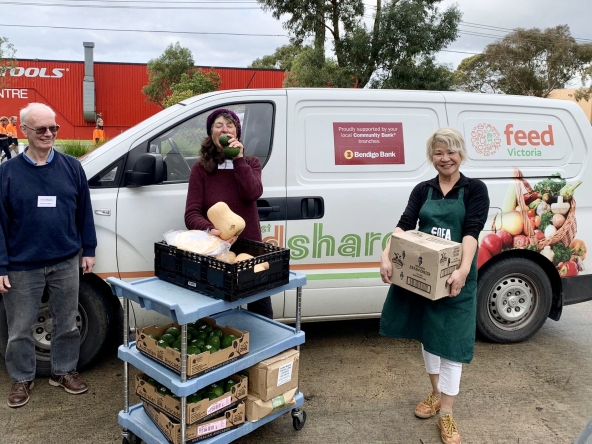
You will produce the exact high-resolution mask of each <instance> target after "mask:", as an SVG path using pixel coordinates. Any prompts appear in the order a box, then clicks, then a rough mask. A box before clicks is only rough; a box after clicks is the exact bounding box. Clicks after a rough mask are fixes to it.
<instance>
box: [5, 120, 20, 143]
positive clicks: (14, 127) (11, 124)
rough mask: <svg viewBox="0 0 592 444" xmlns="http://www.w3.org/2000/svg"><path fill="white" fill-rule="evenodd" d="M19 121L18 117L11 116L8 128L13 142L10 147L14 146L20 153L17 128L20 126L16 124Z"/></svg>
mask: <svg viewBox="0 0 592 444" xmlns="http://www.w3.org/2000/svg"><path fill="white" fill-rule="evenodd" d="M17 121H18V119H17V117H16V116H10V118H9V119H8V125H7V128H10V129H11V130H10V132H11V133H12V140H11V141H10V145H14V148H13V149H14V150H16V151H17V152H18V149H17V147H18V132H17V128H18V125H17V124H16V123H17Z"/></svg>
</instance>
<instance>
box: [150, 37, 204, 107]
mask: <svg viewBox="0 0 592 444" xmlns="http://www.w3.org/2000/svg"><path fill="white" fill-rule="evenodd" d="M194 65H195V63H194V62H193V56H192V55H191V51H190V50H189V49H187V48H183V47H181V45H180V44H179V42H177V43H175V44H174V45H173V44H170V45H169V46H168V47H167V49H166V50H165V51H164V53H163V54H162V55H161V56H160V57H159V58H157V59H152V60H150V61H149V62H148V83H147V84H146V85H145V86H144V87H143V88H142V93H144V94H145V95H147V96H148V97H147V99H146V101H147V102H154V103H156V104H157V105H158V106H160V107H161V108H164V107H165V100H166V98H167V97H168V96H169V95H170V94H171V92H172V89H171V88H172V86H173V85H174V84H175V83H179V82H180V81H181V78H182V76H183V74H187V75H191V74H193V72H194V71H195V68H194Z"/></svg>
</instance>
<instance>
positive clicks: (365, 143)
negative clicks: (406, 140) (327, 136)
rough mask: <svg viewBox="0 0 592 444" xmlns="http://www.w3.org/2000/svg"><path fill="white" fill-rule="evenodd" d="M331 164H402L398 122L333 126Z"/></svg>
mask: <svg viewBox="0 0 592 444" xmlns="http://www.w3.org/2000/svg"><path fill="white" fill-rule="evenodd" d="M333 137H334V148H335V165H378V164H404V163H405V150H404V146H403V124H402V123H384V122H378V123H367V122H364V123H352V122H335V123H333Z"/></svg>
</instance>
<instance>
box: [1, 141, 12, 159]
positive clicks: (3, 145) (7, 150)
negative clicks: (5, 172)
mask: <svg viewBox="0 0 592 444" xmlns="http://www.w3.org/2000/svg"><path fill="white" fill-rule="evenodd" d="M8 146H9V145H8V139H5V140H0V150H2V151H4V153H5V154H6V158H7V159H10V158H11V157H12V155H11V154H10V148H8Z"/></svg>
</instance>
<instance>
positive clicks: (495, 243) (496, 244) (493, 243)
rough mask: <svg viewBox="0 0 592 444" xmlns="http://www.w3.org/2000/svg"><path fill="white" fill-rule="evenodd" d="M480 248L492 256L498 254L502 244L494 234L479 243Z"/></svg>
mask: <svg viewBox="0 0 592 444" xmlns="http://www.w3.org/2000/svg"><path fill="white" fill-rule="evenodd" d="M481 247H484V248H487V249H488V250H489V252H490V253H491V255H492V256H495V255H496V254H500V253H501V252H502V248H503V242H502V240H501V239H500V238H499V236H497V235H496V234H493V233H491V234H488V235H487V236H485V237H484V238H483V240H482V241H481Z"/></svg>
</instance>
